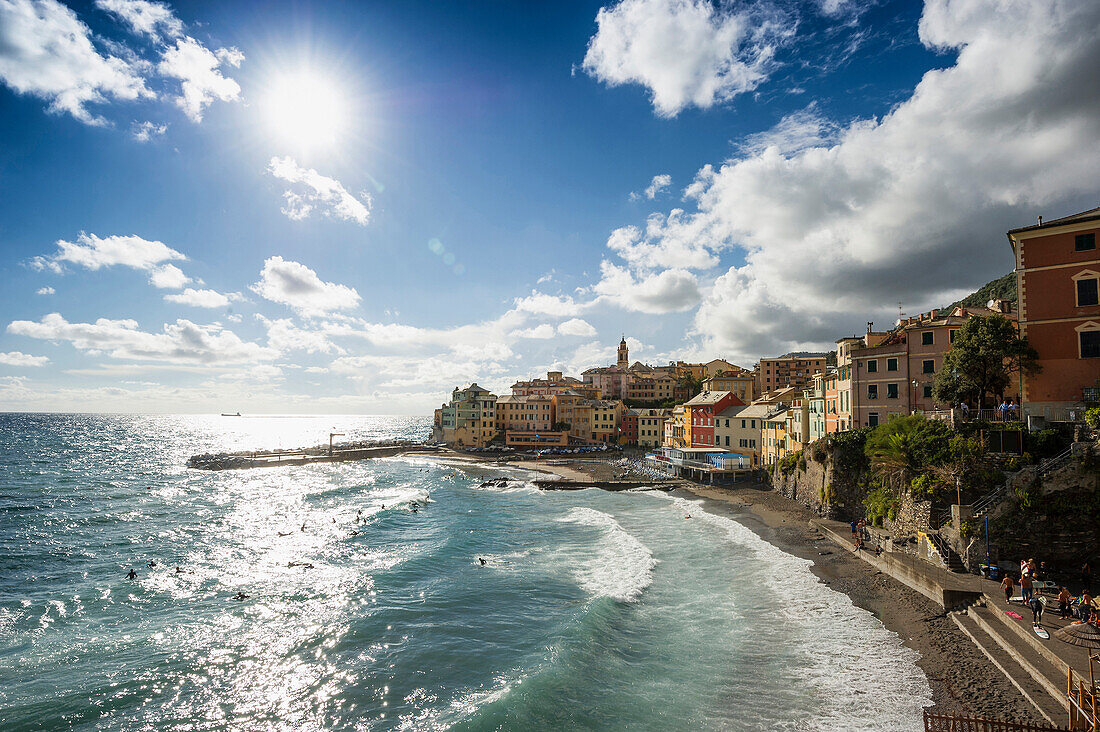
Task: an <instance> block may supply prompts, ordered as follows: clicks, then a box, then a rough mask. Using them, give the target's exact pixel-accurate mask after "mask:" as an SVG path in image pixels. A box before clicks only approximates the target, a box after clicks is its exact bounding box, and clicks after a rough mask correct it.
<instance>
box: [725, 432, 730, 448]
mask: <svg viewBox="0 0 1100 732" xmlns="http://www.w3.org/2000/svg"><path fill="white" fill-rule="evenodd" d="M729 446H730V436H729V435H726V447H729Z"/></svg>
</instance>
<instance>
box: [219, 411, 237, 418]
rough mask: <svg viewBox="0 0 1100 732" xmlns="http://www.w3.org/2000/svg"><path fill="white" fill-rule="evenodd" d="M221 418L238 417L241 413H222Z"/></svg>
mask: <svg viewBox="0 0 1100 732" xmlns="http://www.w3.org/2000/svg"><path fill="white" fill-rule="evenodd" d="M222 416H223V417H240V416H241V413H240V412H237V413H236V414H226V413H225V412H222Z"/></svg>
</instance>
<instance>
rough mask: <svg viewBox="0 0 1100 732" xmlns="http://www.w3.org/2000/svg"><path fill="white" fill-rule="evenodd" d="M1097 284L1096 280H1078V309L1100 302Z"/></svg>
mask: <svg viewBox="0 0 1100 732" xmlns="http://www.w3.org/2000/svg"><path fill="white" fill-rule="evenodd" d="M1096 283H1097V280H1096V279H1095V278H1094V279H1088V280H1077V307H1079V308H1083V307H1087V306H1089V305H1096V304H1097V303H1098V302H1100V299H1098V298H1097V289H1096Z"/></svg>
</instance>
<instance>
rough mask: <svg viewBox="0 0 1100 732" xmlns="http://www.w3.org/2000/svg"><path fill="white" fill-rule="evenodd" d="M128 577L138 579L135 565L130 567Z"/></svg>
mask: <svg viewBox="0 0 1100 732" xmlns="http://www.w3.org/2000/svg"><path fill="white" fill-rule="evenodd" d="M126 579H137V572H135V571H134V568H133V567H130V573H129V574H127V575H126Z"/></svg>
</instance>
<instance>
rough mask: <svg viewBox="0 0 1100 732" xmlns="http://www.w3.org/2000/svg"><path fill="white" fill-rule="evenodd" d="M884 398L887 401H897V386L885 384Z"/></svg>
mask: <svg viewBox="0 0 1100 732" xmlns="http://www.w3.org/2000/svg"><path fill="white" fill-rule="evenodd" d="M886 398H887V399H897V398H898V385H897V384H887V385H886Z"/></svg>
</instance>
